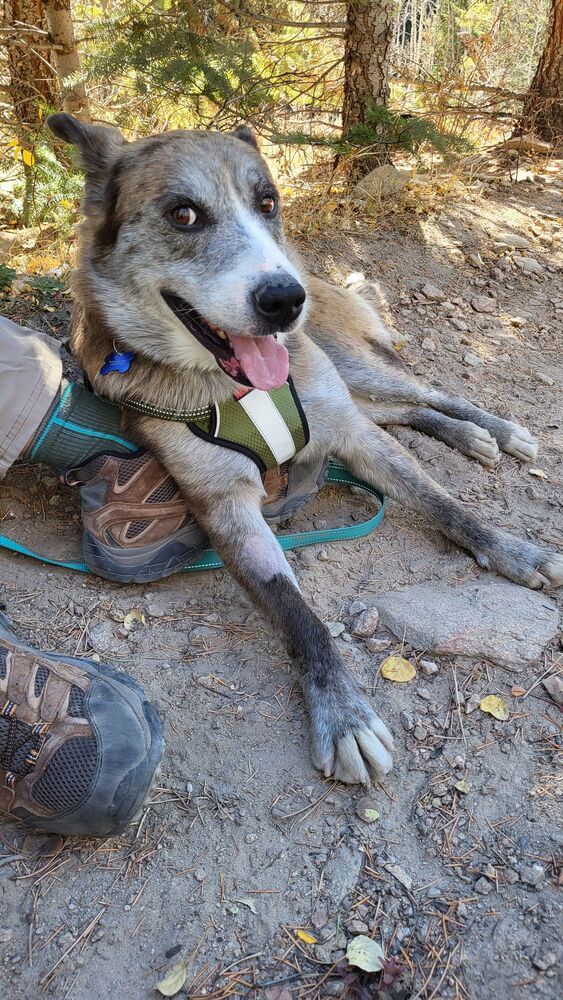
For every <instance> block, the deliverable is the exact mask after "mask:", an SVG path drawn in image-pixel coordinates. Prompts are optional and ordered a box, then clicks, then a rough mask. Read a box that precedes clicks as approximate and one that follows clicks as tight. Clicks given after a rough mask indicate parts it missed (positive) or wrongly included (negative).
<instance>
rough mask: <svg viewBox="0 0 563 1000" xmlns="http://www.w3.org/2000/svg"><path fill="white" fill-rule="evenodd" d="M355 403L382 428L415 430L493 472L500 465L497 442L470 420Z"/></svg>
mask: <svg viewBox="0 0 563 1000" xmlns="http://www.w3.org/2000/svg"><path fill="white" fill-rule="evenodd" d="M354 402H355V403H356V405H357V406H358V407H359V409H360V410H361V411H362V413H365V414H366V416H368V417H369V418H370V420H373V422H374V423H376V424H379V425H380V426H383V427H388V426H390V425H393V426H394V425H403V426H407V427H413V428H414V429H415V430H417V431H420V432H421V433H422V434H427V435H428V436H429V437H434V438H437V439H438V440H439V441H444V442H445V443H446V444H447V445H449V446H450V448H455V449H456V450H457V451H460V452H461V453H462V455H467V456H468V457H469V458H475V459H476V460H477V461H478V462H481V464H482V465H485V466H487V468H489V469H492V468H494V467H495V465H496V464H497V463H498V461H499V458H500V452H499V448H498V445H497V442H496V440H495V438H494V437H492V436H491V435H490V434H489V432H488V431H487V430H485V428H484V427H478V426H477V424H474V423H473V422H472V421H470V420H455V419H454V418H453V417H448V416H447V415H446V414H445V413H440V412H439V411H438V410H432V409H430V408H429V407H424V406H408V405H405V406H387V407H385V406H381V405H378V404H377V403H372V402H371V400H366V399H362V398H361V397H360V396H354Z"/></svg>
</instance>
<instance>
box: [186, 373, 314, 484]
mask: <svg viewBox="0 0 563 1000" xmlns="http://www.w3.org/2000/svg"><path fill="white" fill-rule="evenodd" d="M186 423H187V426H188V428H189V429H190V431H191V432H192V434H195V435H196V436H197V437H200V438H203V440H204V441H208V442H209V444H217V445H220V446H221V447H222V448H230V449H231V450H233V451H240V452H241V453H242V454H243V455H246V456H247V457H248V458H251V459H252V460H253V462H255V463H256V465H257V466H258V468H259V469H260V472H261V473H264V472H267V470H268V469H273V468H275V466H277V465H283V463H284V462H288V461H289V460H290V459H292V458H293V457H294V456H295V455H296V454H297V452H299V451H302V450H303V448H304V447H305V445H306V444H308V442H309V426H308V424H307V418H306V416H305V413H304V411H303V408H302V406H301V403H300V401H299V397H298V395H297V393H296V391H295V388H294V385H293V382H292V380H291V378H290V379H288V381H287V382H286V383H285V384H284V385H282V386H280V387H279V389H270V391H269V392H262V391H261V390H260V389H241V390H239V391H238V392H235V393H233V395H232V396H231V398H230V399H226V400H224V401H223V402H221V403H215V404H214V405H213V406H210V407H209V408H208V409H207V410H206V411H204V412H203V413H201V414H198V415H197V416H196V417H194V419H192V420H187V421H186Z"/></svg>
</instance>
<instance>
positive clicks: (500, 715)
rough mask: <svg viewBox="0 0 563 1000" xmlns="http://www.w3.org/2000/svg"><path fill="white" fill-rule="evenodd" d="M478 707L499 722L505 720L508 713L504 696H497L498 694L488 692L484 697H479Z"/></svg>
mask: <svg viewBox="0 0 563 1000" xmlns="http://www.w3.org/2000/svg"><path fill="white" fill-rule="evenodd" d="M479 708H480V709H481V711H482V712H487V714H488V715H492V716H494V718H495V719H500V721H501V722H506V720H507V719H508V717H509V715H510V712H509V711H508V706H507V704H506V702H505V700H504V698H499V696H498V694H488V695H487V697H486V698H481V701H480V702H479Z"/></svg>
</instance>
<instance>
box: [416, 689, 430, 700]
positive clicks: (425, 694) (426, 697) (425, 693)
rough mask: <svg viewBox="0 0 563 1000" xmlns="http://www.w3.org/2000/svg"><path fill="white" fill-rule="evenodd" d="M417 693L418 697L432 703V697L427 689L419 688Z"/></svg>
mask: <svg viewBox="0 0 563 1000" xmlns="http://www.w3.org/2000/svg"><path fill="white" fill-rule="evenodd" d="M416 693H417V695H418V697H419V698H422V700H423V701H430V699H431V697H432V695H431V694H430V691H429V690H428V688H426V687H419V688H417V689H416Z"/></svg>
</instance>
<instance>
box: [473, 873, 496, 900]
mask: <svg viewBox="0 0 563 1000" xmlns="http://www.w3.org/2000/svg"><path fill="white" fill-rule="evenodd" d="M492 888H493V887H492V885H491V883H490V882H489V880H488V878H485V877H484V876H482V877H481V878H478V879H477V881H476V883H475V892H478V893H480V894H481V896H487V895H488V893H489V892H490V891H491V889H492Z"/></svg>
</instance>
